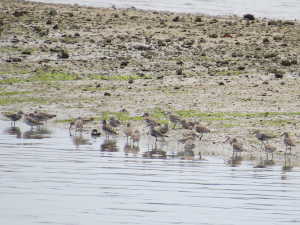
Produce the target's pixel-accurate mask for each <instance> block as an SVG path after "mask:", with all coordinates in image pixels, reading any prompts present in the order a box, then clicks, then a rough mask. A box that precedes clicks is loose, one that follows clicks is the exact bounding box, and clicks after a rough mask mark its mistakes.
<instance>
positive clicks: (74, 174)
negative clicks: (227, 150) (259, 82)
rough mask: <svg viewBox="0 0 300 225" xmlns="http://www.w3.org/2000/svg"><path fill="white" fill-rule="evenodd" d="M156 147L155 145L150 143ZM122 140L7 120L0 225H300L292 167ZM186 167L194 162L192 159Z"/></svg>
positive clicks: (0, 168)
mask: <svg viewBox="0 0 300 225" xmlns="http://www.w3.org/2000/svg"><path fill="white" fill-rule="evenodd" d="M150 140H152V139H150ZM171 146H172V145H168V144H164V145H162V143H158V145H157V149H156V150H155V151H152V149H153V143H152V142H149V143H148V140H145V141H143V142H141V143H140V146H139V148H133V149H132V148H131V147H130V146H128V145H126V139H125V138H124V137H121V135H120V137H118V138H115V139H114V141H112V140H111V141H107V140H105V138H103V137H100V138H97V139H92V138H91V136H90V135H89V134H87V133H84V134H83V135H82V137H81V138H80V137H77V138H74V136H70V135H69V132H68V130H62V129H54V128H53V129H52V128H47V127H46V128H44V129H43V130H40V131H39V132H36V130H33V131H30V128H29V127H28V126H27V125H25V124H24V123H23V122H17V123H16V127H15V128H12V127H10V122H9V121H1V120H0V154H1V163H0V197H1V202H0V224H10V225H12V224H66V225H70V224H89V225H92V224H240V223H241V222H242V223H243V224H255V223H258V224H286V223H288V222H290V223H299V222H300V214H299V207H300V192H299V188H300V168H299V167H298V161H297V160H296V159H293V158H289V157H287V158H284V157H281V156H279V157H278V156H276V157H274V160H263V161H261V162H260V161H259V160H255V159H254V160H247V159H246V158H247V157H246V156H245V155H243V154H242V155H241V156H239V157H234V158H233V159H232V158H230V157H217V156H210V155H209V154H208V153H209V152H210V150H209V149H206V151H203V155H202V160H199V156H198V154H197V153H196V151H195V156H193V154H191V153H190V154H185V156H181V157H175V156H176V155H177V153H178V152H177V151H176V152H174V155H173V153H172V150H173V149H172V147H171ZM184 158H187V159H184Z"/></svg>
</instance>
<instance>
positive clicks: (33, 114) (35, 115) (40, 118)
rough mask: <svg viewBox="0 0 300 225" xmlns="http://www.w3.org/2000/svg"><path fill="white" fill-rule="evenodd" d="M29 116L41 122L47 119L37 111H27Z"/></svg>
mask: <svg viewBox="0 0 300 225" xmlns="http://www.w3.org/2000/svg"><path fill="white" fill-rule="evenodd" d="M29 116H30V117H32V118H34V119H35V120H37V121H39V122H41V123H43V122H44V121H47V120H48V119H49V118H48V117H46V116H44V115H42V114H39V113H29Z"/></svg>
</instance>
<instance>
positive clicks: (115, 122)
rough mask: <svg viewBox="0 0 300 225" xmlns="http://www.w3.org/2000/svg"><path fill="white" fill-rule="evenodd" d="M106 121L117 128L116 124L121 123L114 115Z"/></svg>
mask: <svg viewBox="0 0 300 225" xmlns="http://www.w3.org/2000/svg"><path fill="white" fill-rule="evenodd" d="M108 123H109V125H110V126H111V127H112V128H114V129H117V128H118V126H119V125H120V124H121V122H120V121H119V120H116V119H115V118H114V117H110V119H109V122H108Z"/></svg>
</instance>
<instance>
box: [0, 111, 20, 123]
mask: <svg viewBox="0 0 300 225" xmlns="http://www.w3.org/2000/svg"><path fill="white" fill-rule="evenodd" d="M2 114H3V116H5V117H6V118H8V119H10V120H11V126H12V124H14V126H15V125H16V121H18V120H20V119H21V118H22V115H23V114H24V113H23V112H22V111H19V112H17V113H2Z"/></svg>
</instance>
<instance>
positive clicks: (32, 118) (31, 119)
mask: <svg viewBox="0 0 300 225" xmlns="http://www.w3.org/2000/svg"><path fill="white" fill-rule="evenodd" d="M2 114H3V116H4V117H6V118H8V119H10V120H11V125H14V126H15V123H16V121H18V120H20V119H21V118H22V117H23V118H24V122H25V123H26V124H27V125H29V126H31V129H33V127H35V126H41V125H44V124H45V123H47V121H48V120H50V119H52V118H54V117H56V115H53V114H49V113H46V112H39V111H34V112H33V113H29V114H25V113H23V112H22V111H19V112H17V113H2Z"/></svg>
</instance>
